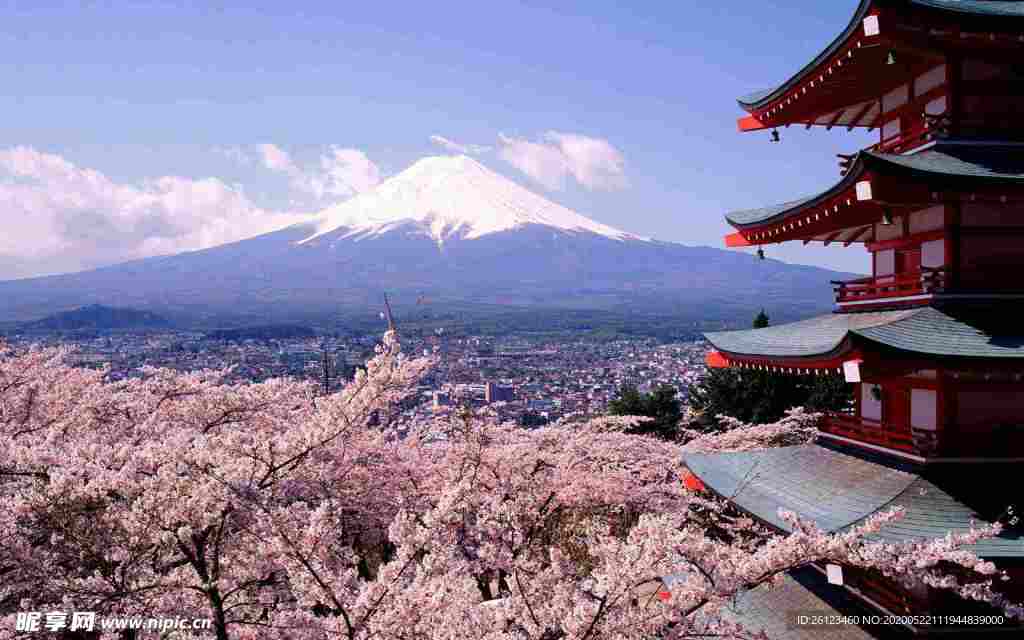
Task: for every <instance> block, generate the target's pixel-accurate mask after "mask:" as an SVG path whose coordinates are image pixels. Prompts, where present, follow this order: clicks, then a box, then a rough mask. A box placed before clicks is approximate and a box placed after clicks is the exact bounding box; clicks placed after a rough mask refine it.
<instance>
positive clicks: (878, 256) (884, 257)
mask: <svg viewBox="0 0 1024 640" xmlns="http://www.w3.org/2000/svg"><path fill="white" fill-rule="evenodd" d="M894 273H896V250H895V249H884V250H882V251H877V252H875V277H881V276H891V275H892V274H894Z"/></svg>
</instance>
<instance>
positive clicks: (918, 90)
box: [914, 64, 946, 96]
mask: <svg viewBox="0 0 1024 640" xmlns="http://www.w3.org/2000/svg"><path fill="white" fill-rule="evenodd" d="M945 83H946V65H944V64H940V65H939V66H937V67H935V68H933V69H929V70H928V71H925V72H924V73H922V74H921V75H919V76H917V78H915V79H914V95H918V96H919V95H921V94H923V93H927V92H929V91H931V90H932V89H934V88H936V87H940V86H942V85H944V84H945Z"/></svg>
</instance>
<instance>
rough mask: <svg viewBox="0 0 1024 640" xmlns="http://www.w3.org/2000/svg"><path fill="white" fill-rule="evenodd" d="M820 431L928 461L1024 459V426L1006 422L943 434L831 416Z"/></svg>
mask: <svg viewBox="0 0 1024 640" xmlns="http://www.w3.org/2000/svg"><path fill="white" fill-rule="evenodd" d="M819 428H820V430H821V431H822V432H824V433H830V434H832V435H836V436H842V437H844V438H849V439H851V440H856V441H858V442H864V443H867V444H873V445H876V446H879V447H884V448H886V449H893V450H895V451H904V452H906V453H913V454H915V455H920V456H923V457H926V458H1024V426H1013V425H1009V424H1006V423H998V424H997V423H992V424H985V425H970V426H962V427H945V428H944V429H943V430H942V431H941V432H940V431H933V430H929V429H919V428H917V427H911V426H910V425H905V424H894V423H887V422H876V421H874V420H867V419H864V418H859V417H857V416H853V415H849V414H842V413H832V414H828V415H827V416H825V418H824V419H823V420H822V422H821V425H820V427H819Z"/></svg>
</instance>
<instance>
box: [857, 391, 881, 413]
mask: <svg viewBox="0 0 1024 640" xmlns="http://www.w3.org/2000/svg"><path fill="white" fill-rule="evenodd" d="M874 387H875V385H873V384H864V383H861V385H860V417H862V418H864V419H865V420H875V421H881V420H882V401H881V399H876V398H875V396H874V393H873V392H872V391H871V390H872V389H873V388H874Z"/></svg>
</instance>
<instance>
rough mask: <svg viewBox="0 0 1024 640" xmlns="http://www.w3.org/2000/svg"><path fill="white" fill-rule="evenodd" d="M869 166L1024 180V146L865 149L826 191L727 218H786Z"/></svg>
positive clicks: (937, 175)
mask: <svg viewBox="0 0 1024 640" xmlns="http://www.w3.org/2000/svg"><path fill="white" fill-rule="evenodd" d="M869 168H870V169H874V170H876V171H885V172H888V173H894V172H896V173H910V174H912V175H915V176H917V177H919V178H921V179H923V180H928V179H938V180H943V181H944V182H946V181H948V180H951V179H952V180H957V181H960V182H964V181H967V182H971V183H984V184H990V183H1008V182H1009V183H1024V145H1013V144H986V143H980V142H978V143H967V144H965V143H960V142H955V141H946V142H941V143H939V144H936V145H935V146H934V147H931V148H929V149H926V150H924V151H921V152H918V153H914V154H911V155H900V154H890V153H875V152H873V151H861V152H860V153H858V154H857V156H856V157H855V158H854V159H853V161H852V163H851V165H850V170H849V171H848V172H847V174H846V176H845V177H844V178H843V179H842V180H840V181H839V182H837V183H836V184H835V185H833V186H831V187H829V188H828V189H826V190H825V191H822V192H821V193H819V194H817V195H813V196H809V197H806V198H800V199H798V200H793V201H791V202H786V203H784V204H777V205H771V206H767V207H761V208H758V209H746V210H743V211H733V212H730V213H727V214H726V215H725V219H726V221H728V222H729V223H730V224H732V225H733V226H736V227H740V228H742V227H745V226H750V225H756V224H762V223H765V222H769V221H778V220H782V219H785V218H787V217H789V216H791V215H795V214H798V213H800V212H801V211H803V210H804V209H805V208H806V207H808V206H813V205H815V204H817V203H818V202H820V201H823V200H826V199H828V198H830V197H832V196H834V195H837V194H839V193H840V192H842V191H843V190H845V189H848V188H850V187H851V186H852V185H853V183H855V182H856V181H857V180H858V179H859V178H860V176H861V175H863V173H864V170H865V169H869Z"/></svg>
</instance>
